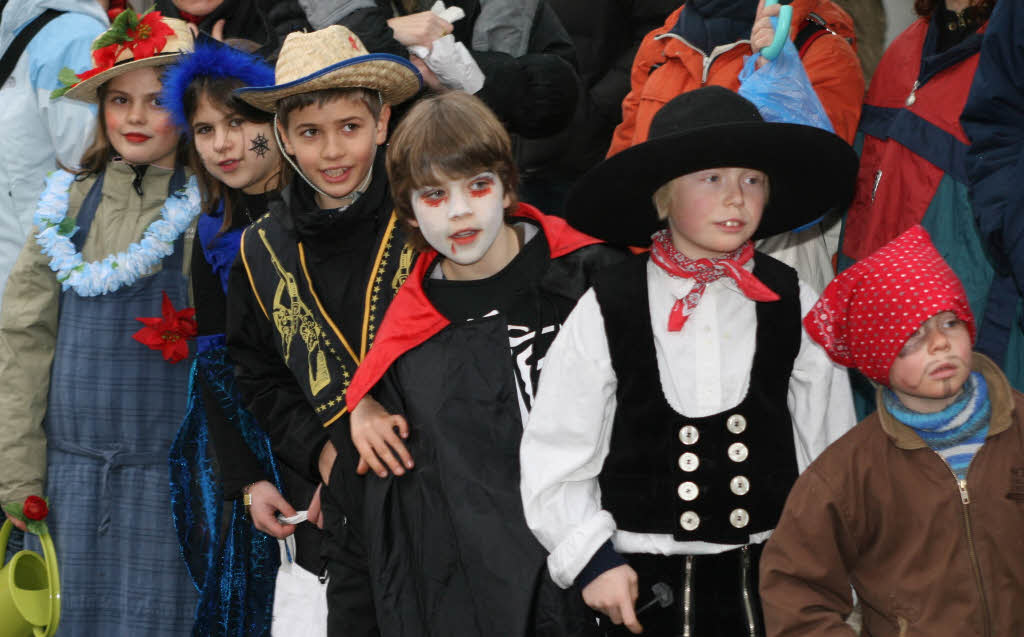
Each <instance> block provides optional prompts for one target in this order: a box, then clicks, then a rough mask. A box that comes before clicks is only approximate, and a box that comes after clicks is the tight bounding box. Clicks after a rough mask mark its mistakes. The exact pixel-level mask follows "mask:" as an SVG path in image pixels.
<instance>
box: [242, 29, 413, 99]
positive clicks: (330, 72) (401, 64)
mask: <svg viewBox="0 0 1024 637" xmlns="http://www.w3.org/2000/svg"><path fill="white" fill-rule="evenodd" d="M274 74H275V80H276V83H275V84H274V85H272V86H253V87H247V88H241V89H238V90H237V91H235V94H236V95H237V96H238V97H239V99H242V100H244V101H246V102H248V103H249V104H251V105H253V106H255V107H256V108H258V109H260V110H264V111H268V112H273V111H274V109H275V105H276V103H277V101H278V100H280V99H281V98H284V97H288V96H289V95H296V94H298V93H308V92H310V91H318V90H322V89H332V88H366V89H371V90H375V91H379V92H380V97H381V100H382V101H383V102H384V103H385V104H398V103H400V102H404V101H405V100H407V99H409V98H410V97H412V96H413V95H415V94H416V92H417V91H419V90H420V85H421V80H420V74H419V71H417V70H416V67H415V66H413V65H412V63H410V62H409V61H408V60H406V59H405V58H401V57H399V56H397V55H391V54H389V53H370V52H368V51H367V50H366V47H365V46H363V43H362V42H361V41H360V40H359V38H358V37H357V36H356V35H355V34H354V33H352V32H351V31H349V30H348V29H346V28H345V27H343V26H340V25H332V26H329V27H327V28H325V29H321V30H319V31H314V32H312V33H302V32H298V31H297V32H294V33H289V34H288V37H287V38H285V41H284V45H283V46H282V47H281V53H280V54H279V55H278V56H277V67H276V68H275V70H274Z"/></svg>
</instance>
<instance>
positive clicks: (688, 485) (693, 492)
mask: <svg viewBox="0 0 1024 637" xmlns="http://www.w3.org/2000/svg"><path fill="white" fill-rule="evenodd" d="M678 491H679V497H680V498H682V499H683V500H686V501H687V502H690V501H692V500H696V499H697V496H698V495H700V487H698V486H697V484H696V483H694V482H683V483H682V484H680V485H679V489H678Z"/></svg>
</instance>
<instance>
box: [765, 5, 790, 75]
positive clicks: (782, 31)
mask: <svg viewBox="0 0 1024 637" xmlns="http://www.w3.org/2000/svg"><path fill="white" fill-rule="evenodd" d="M790 2H792V0H787V1H786V2H785V3H784V4H783V5H782V8H781V9H779V18H778V20H777V21H776V22H775V39H773V40H772V43H771V44H770V45H768V46H766V47H765V48H763V49H761V55H762V56H764V59H766V60H774V59H775V58H777V57H779V53H782V47H784V46H785V45H786V40H788V39H789V23H790V22H792V21H793V7H792V5H790V4H789V3H790ZM778 3H779V0H764V6H766V7H770V6H772V5H773V4H778Z"/></svg>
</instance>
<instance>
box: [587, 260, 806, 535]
mask: <svg viewBox="0 0 1024 637" xmlns="http://www.w3.org/2000/svg"><path fill="white" fill-rule="evenodd" d="M754 275H755V276H756V277H757V278H758V279H760V280H761V281H762V282H764V284H765V285H767V286H768V287H769V288H771V289H772V290H773V291H775V292H776V293H777V294H778V295H779V296H780V297H781V298H780V300H779V301H775V302H769V303H757V308H756V313H757V344H756V346H755V350H754V360H753V364H752V367H751V371H750V387H749V389H748V391H747V395H746V397H745V398H744V399H743V400H742V401H741V402H740V404H738V405H736V406H735V407H733V408H732V409H729V410H727V411H724V412H722V413H718V414H714V415H711V416H707V417H703V418H687V417H685V416H683V415H681V414H679V413H678V412H676V411H675V410H674V409H672V407H671V406H669V404H668V401H667V400H666V398H665V395H664V393H663V391H662V389H661V379H660V376H659V372H658V360H657V355H656V353H655V345H654V335H653V333H652V332H651V314H650V306H649V304H648V299H647V259H646V258H636V259H631V260H630V261H628V262H626V263H624V264H622V265H619V266H613V267H612V268H609V269H607V270H605V271H604V272H602V273H600V274H599V275H598V278H597V280H596V282H595V285H594V289H595V293H596V295H597V300H598V303H599V305H600V307H601V314H602V315H603V317H604V323H605V332H606V334H607V337H608V346H609V350H610V353H611V362H612V367H613V369H614V370H615V375H616V377H617V379H618V388H617V391H616V398H617V401H618V407H617V410H616V413H615V420H614V425H613V430H612V437H611V448H610V451H609V454H608V457H607V459H606V460H605V463H604V468H603V469H602V471H601V474H600V476H599V478H598V480H599V483H600V485H601V499H602V505H603V507H604V508H605V509H607V510H608V511H610V512H611V514H612V515H613V516H614V517H615V522H616V524H617V525H618V528H619V529H620V530H623V531H632V532H637V533H665V534H672V535H673V536H674V537H675V539H676V540H678V541H693V540H701V541H705V542H717V543H721V544H744V543H747V542H748V541H749V536H750V534H752V533H758V532H761V531H767V530H770V529H773V528H775V525H776V523H777V522H778V519H779V515H780V513H781V512H782V506H783V504H784V503H785V501H786V496H787V495H788V494H789V490H790V488H791V487H792V486H793V482H794V481H795V480H796V477H797V464H796V449H795V448H794V443H793V425H792V421H791V419H790V415H789V408H788V407H787V403H786V395H787V392H788V388H789V377H790V374H791V373H792V370H793V362H794V361H795V359H796V355H797V353H798V352H799V349H800V331H801V323H800V318H801V313H800V291H799V286H798V283H797V275H796V271H794V270H793V269H792V268H790V267H789V266H787V265H785V264H783V263H781V262H779V261H777V260H775V259H773V258H771V257H769V256H767V255H764V254H761V253H757V254H756V256H755V265H754ZM683 329H686V328H685V327H684V328H683Z"/></svg>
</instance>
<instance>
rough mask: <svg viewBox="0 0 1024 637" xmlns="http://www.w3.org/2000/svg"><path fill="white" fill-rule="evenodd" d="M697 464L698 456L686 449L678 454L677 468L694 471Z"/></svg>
mask: <svg viewBox="0 0 1024 637" xmlns="http://www.w3.org/2000/svg"><path fill="white" fill-rule="evenodd" d="M699 466H700V458H698V457H697V454H695V453H690V452H689V451H687V452H686V453H684V454H683V455H681V456H679V468H680V469H682V470H683V471H687V472H689V471H696V470H697V467H699Z"/></svg>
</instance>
